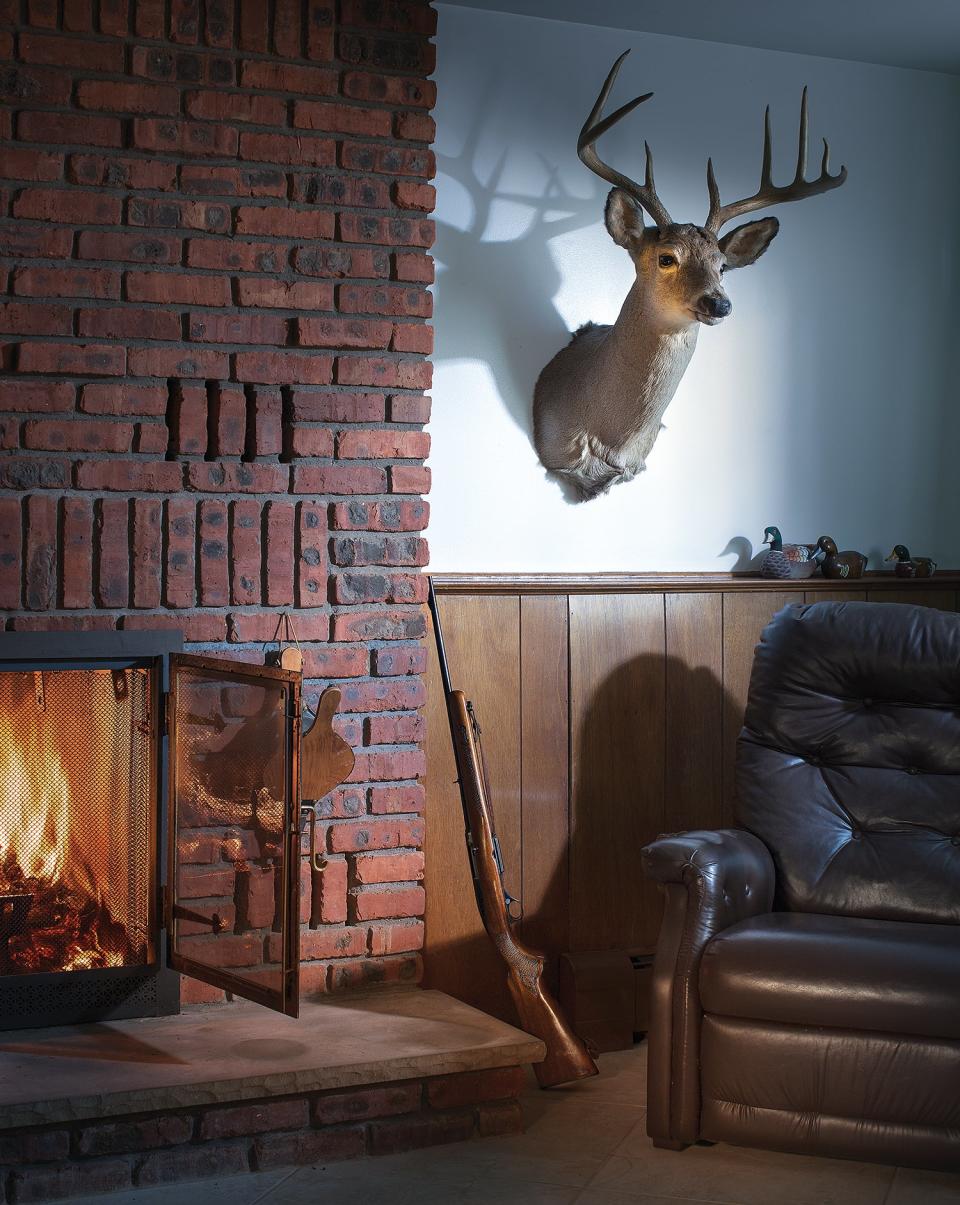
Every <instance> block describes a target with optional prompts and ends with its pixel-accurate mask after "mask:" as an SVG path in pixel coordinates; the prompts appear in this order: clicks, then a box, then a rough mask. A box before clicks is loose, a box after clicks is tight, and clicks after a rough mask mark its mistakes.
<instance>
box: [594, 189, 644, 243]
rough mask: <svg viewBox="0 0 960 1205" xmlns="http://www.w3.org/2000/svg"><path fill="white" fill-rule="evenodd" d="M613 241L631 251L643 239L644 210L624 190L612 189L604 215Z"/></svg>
mask: <svg viewBox="0 0 960 1205" xmlns="http://www.w3.org/2000/svg"><path fill="white" fill-rule="evenodd" d="M603 218H604V221H605V222H606V224H607V231H608V233H609V235H610V237H611V238H612V239H613V241H614V242H615V243H616V244H617V245H618V246H620V247H626V249H627V250H628V251H629V250H630V249H631V247H635V246H636V245H637V244H638V243H639V242H640V240H641V239H642V238H643V210H642V209H641V208H640V205H639V203H638V202H637V201H635V200H634V199H633V197H631V196H630V194H629V193H628V192H625V191H624V190H623V189H622V188H614V189H611V191H610V195H609V196H608V197H607V208H606V209H605V211H604V214H603Z"/></svg>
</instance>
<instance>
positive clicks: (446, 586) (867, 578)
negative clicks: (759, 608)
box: [431, 570, 960, 594]
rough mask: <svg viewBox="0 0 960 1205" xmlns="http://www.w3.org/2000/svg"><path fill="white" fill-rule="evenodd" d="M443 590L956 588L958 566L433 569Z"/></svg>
mask: <svg viewBox="0 0 960 1205" xmlns="http://www.w3.org/2000/svg"><path fill="white" fill-rule="evenodd" d="M431 576H432V578H433V582H434V585H435V586H436V589H437V592H438V593H440V594H636V593H642V592H644V591H649V592H651V593H662V592H666V593H670V594H673V593H683V592H687V591H689V592H693V593H710V592H712V591H720V592H722V593H725V594H729V593H731V592H739V591H745V592H749V591H769V590H776V591H780V590H788V591H796V592H797V593H800V594H808V593H815V592H817V591H820V590H823V591H825V592H829V593H831V594H832V593H835V592H837V591H840V592H843V591H847V590H849V591H852V592H856V591H863V590H869V591H870V593H871V594H874V593H875V592H877V591H881V590H895V591H898V592H899V591H904V590H958V589H960V570H944V571H942V572H938V573H936V574H935V575H934V576H933V577H924V578H908V577H897V575H896V574H895V573H892V572H882V571H877V570H874V571H872V572H869V573H865V574H864V575H863V577H857V578H852V579H839V580H834V579H831V578H825V577H817V576H814V577H805V578H789V579H787V580H778V579H776V578H766V577H755V576H754V575H752V574H748V573H435V574H432V575H431Z"/></svg>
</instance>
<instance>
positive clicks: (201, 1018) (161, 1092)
mask: <svg viewBox="0 0 960 1205" xmlns="http://www.w3.org/2000/svg"><path fill="white" fill-rule="evenodd" d="M543 1056H544V1046H543V1043H542V1042H541V1041H540V1040H539V1039H538V1038H534V1037H531V1036H530V1035H529V1034H526V1033H523V1032H522V1031H521V1030H519V1029H515V1028H514V1027H513V1026H512V1025H506V1024H504V1022H502V1021H497V1020H495V1019H494V1018H493V1017H488V1016H487V1015H486V1014H485V1013H482V1012H479V1011H478V1010H477V1009H475V1008H471V1007H470V1006H469V1005H468V1004H463V1003H462V1002H461V1001H459V1000H454V999H453V998H452V997H451V996H448V995H446V994H445V993H444V992H435V991H420V990H418V989H412V990H411V989H398V990H383V991H379V992H376V993H370V994H365V995H350V996H341V997H336V998H333V999H330V1000H324V1001H319V1002H312V1001H311V1002H305V1003H303V1004H302V1005H301V1011H300V1016H299V1018H298V1019H296V1020H294V1019H293V1018H292V1017H284V1016H280V1015H279V1014H277V1013H273V1012H269V1011H268V1010H267V1009H264V1008H258V1007H257V1006H256V1005H248V1004H236V1005H231V1006H227V1007H225V1008H218V1009H213V1008H208V1009H203V1010H200V1011H197V1012H191V1013H183V1014H181V1015H180V1016H177V1017H150V1018H145V1019H142V1020H135V1021H111V1022H104V1023H102V1024H96V1025H83V1026H66V1027H61V1028H57V1029H36V1030H20V1031H18V1032H15V1033H14V1032H9V1033H6V1034H0V1130H3V1129H12V1128H14V1127H16V1126H28V1125H43V1124H46V1123H50V1122H63V1121H77V1120H81V1119H84V1118H90V1117H111V1116H116V1115H119V1114H124V1113H126V1114H129V1113H147V1112H153V1111H155V1110H157V1109H179V1108H184V1107H186V1106H190V1105H197V1104H201V1105H206V1104H218V1103H224V1102H233V1101H242V1100H251V1099H262V1098H263V1097H267V1096H287V1095H290V1094H291V1093H300V1092H316V1091H323V1090H325V1089H328V1088H352V1087H358V1086H361V1085H364V1084H382V1083H389V1082H393V1081H396V1080H404V1079H421V1078H423V1077H424V1076H432V1075H450V1074H454V1073H456V1072H461V1071H481V1070H485V1069H487V1068H490V1067H509V1066H516V1065H517V1064H521V1063H533V1062H537V1061H538V1060H540V1059H542V1058H543Z"/></svg>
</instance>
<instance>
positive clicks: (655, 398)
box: [533, 51, 847, 498]
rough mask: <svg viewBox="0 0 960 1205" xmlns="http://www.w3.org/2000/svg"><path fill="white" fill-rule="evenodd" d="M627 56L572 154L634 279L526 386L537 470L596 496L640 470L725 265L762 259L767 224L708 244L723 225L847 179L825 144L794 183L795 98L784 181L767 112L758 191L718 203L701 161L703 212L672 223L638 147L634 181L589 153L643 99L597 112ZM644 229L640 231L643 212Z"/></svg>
mask: <svg viewBox="0 0 960 1205" xmlns="http://www.w3.org/2000/svg"><path fill="white" fill-rule="evenodd" d="M628 54H629V51H624V52H623V54H622V55H621V56H620V57H619V58H618V59H617V61H616V62H615V63H614V65H613V67H612V68H611V70H610V74H609V75H608V76H607V79H606V82H605V83H604V85H603V87H602V88H601V90H600V95H599V96H598V97H597V101H596V104H595V105H594V106H593V109H592V110H591V112H590V116H589V117H588V118H587V120H586V122H585V123H584V125H583V129H582V130H581V131H580V137H579V139H578V141H577V154H578V155H579V156H580V158H581V160H582V161H583V162H584V163H585V164H586V165H587V167H589V168H590V170H591V171H592V172H595V173H596V174H597V175H598V176H600V177H601V178H602V179H604V180H607V181H608V182H609V183H611V184H613V185H614V188H613V190H612V191H611V192H610V195H609V196H608V198H607V206H606V212H605V220H606V226H607V230H608V231H609V233H610V236H611V238H612V239H613V241H614V242H615V243H617V244H619V246H621V247H623V248H624V249H625V250H626V251H627V252H628V253H629V255H630V258H631V259H632V260H633V265H634V268H635V269H636V274H637V277H636V280H635V282H634V284H633V287H632V288H631V290H630V292H629V293H628V294H627V297H626V300H625V301H624V303H623V308H622V309H621V311H620V315H619V317H618V318H617V321H616V322H615V323H614V325H613V326H597V325H596V324H594V323H592V322H588V323H587V324H586V325H585V326H582V327H580V329H579V330H578V331H577V332H576V333H575V334H574V335H573V337H572V339H571V340H570V342H569V343H568V344H567V346H566V347H565V348H564V349H563V350H562V351H560V352H558V354H557V355H556V356H554V358H553V359H552V360H551V361H550V363H549V364H548V365H547V366H546V368H544V370H543V372H541V374H540V377H539V379H538V380H537V384H536V387H535V389H534V397H533V424H534V436H533V438H534V444H535V445H536V449H537V453H538V454H539V456H540V460H541V462H542V463H543V464H544V466H545V467H546V468H547V469H549V470H551V471H553V472H555V473H557V474H558V475H559V476H561V477H562V478H564V479H565V480H567V481H569V482H571V483H573V484H574V485H575V486H576V487H577V489H578V491H579V493H580V495H581V497H583V498H593V497H595V496H596V495H597V494H602V493H605V492H606V491H607V490H608V489H609V488H610V486H611V485H613V484H615V483H616V482H618V481H629V480H630V479H631V478H632V477H634V476H636V474H637V473H639V472H641V471H642V470H643V469H644V468H645V466H646V459H647V456H648V455H649V453H650V449H651V448H652V447H653V445H654V442H655V440H656V438H657V435H658V434H659V432H660V420H661V418H662V417H663V413H664V411H665V410H666V408H667V406H668V405H669V404H670V401H671V399H672V398H673V395H674V393H675V392H676V389H677V386H678V385H679V383H680V379H681V377H682V376H683V374H684V372H685V371H686V367H687V365H688V364H689V363H690V357H691V356H692V355H693V352H694V348H695V347H696V344H697V332H698V330H699V327H700V324H701V323H702V324H703V325H704V326H714V325H716V323H718V322H720V321H721V320H722V319H724V318H725V317H726V316H727V315H728V314H729V313H730V311H731V310H732V309H733V306H732V304H731V302H730V299H729V297H727V295H726V293H725V292H724V290H723V285H722V277H723V274H724V272H726V271H727V270H728V269H729V268H744V267H746V266H747V265H748V264H752V263H755V262H756V260H757V259H758V258H759V257H760V256H761V255H762V254H763V253H764V251H766V249H767V247H769V245H770V243H771V242H772V241H773V238H774V236H775V235H776V233H777V230H778V229H779V227H780V223H779V222H778V221H777V219H776V218H771V217H766V218H760V219H759V220H758V221H752V222H747V223H745V224H744V225H742V226H738V227H737V228H736V229H735V230H731V231H730V232H729V233H728V234H725V235H724V236H723V237H722V238H721V237H720V231H721V230H722V229H723V227H724V226H725V225H726V224H727V223H728V222H730V221H732V220H733V219H734V218H737V217H740V216H741V215H742V214H745V213H751V212H752V211H753V210H756V209H766V208H768V207H769V206H771V205H779V204H782V203H783V202H786V201H801V200H803V199H804V198H805V197H813V196H816V195H817V193H821V192H827V191H828V190H829V189H831V188H838V187H839V186H840V185H841V184H842V183H843V182H844V180H846V178H847V169H846V168H845V167H841V169H840V171H839V172H837V173H836V175H831V174H830V170H829V157H830V148H829V146H828V145H827V141H826V139H824V143H823V160H822V163H821V166H820V175H819V176H818V177H817V178H816V179H815V180H807V179H805V175H806V166H807V90H806V88H804V90H803V99H802V101H801V104H800V144H799V150H798V153H797V170H796V174H795V175H794V178H793V181H792V182H791V183H790V184H786V185H775V184H774V183H773V179H772V176H771V171H772V161H773V146H772V139H771V135H770V108H769V106H768V107H767V111H766V116H765V119H764V135H763V160H762V166H761V169H760V187H759V188H758V189H757V191H756V192H755V193H754V194H753V196H751V197H744V198H743V199H742V200H740V201H732V202H730V203H729V204H727V205H721V203H720V190H719V189H718V187H717V181H716V177H715V176H714V172H713V162H712V160H708V161H707V193H708V196H709V201H710V208H709V212H708V213H707V217H706V220H705V222H704V224H703V225H702V226H695V225H692V224H689V223H684V224H678V223H676V222H674V221H673V219H672V218H671V217H670V214H669V213H668V212H667V209H666V207H665V206H664V204H663V202H662V201H661V200H660V198H659V197H658V196H657V191H656V188H655V186H654V182H653V156H652V155H651V153H650V147H649V146H648V145H646V144H645V148H646V174H645V178H644V183H643V184H642V185H641V184H638V183H637V182H636V181H635V180H631V179H629V177H627V176H624V175H622V174H621V173H620V172H618V171H617V170H616V169H615V168H612V167H610V166H609V165H608V164H606V163H604V162H603V160H602V159H601V158H600V157H599V156H598V154H597V152H596V149H595V145H594V144H595V143H596V141H597V139H598V138H600V136H601V135H602V134H604V133H605V132H606V131H607V130H609V129H610V128H611V126H613V125H615V124H616V123H617V122H618V121H620V120H621V118H623V117H625V116H626V115H627V114H628V113H630V112H632V111H633V110H634V109H635V108H636V107H637V106H638V105H640V104H643V102H644V101H646V100H649V99H650V97H651V96H652V95H653V93H652V92H647V93H645V94H644V95H643V96H638V97H636V98H635V99H634V100H631V101H629V102H628V103H627V104H625V105H621V107H620V108H619V109H617V110H616V111H615V112H613V113H611V114H609V116H607V117H604V116H603V107H604V105H605V104H606V101H607V97H608V96H609V94H610V90H611V89H612V87H613V84H614V81H615V80H616V78H617V73H618V72H619V70H620V66H621V64H622V63H623V60H624V59H625V58H626V57H627V55H628ZM644 212H646V213H647V214H648V216H649V217H650V218H651V220H652V221H653V223H654V224H653V225H652V226H646V225H645V224H644V220H643V214H644Z"/></svg>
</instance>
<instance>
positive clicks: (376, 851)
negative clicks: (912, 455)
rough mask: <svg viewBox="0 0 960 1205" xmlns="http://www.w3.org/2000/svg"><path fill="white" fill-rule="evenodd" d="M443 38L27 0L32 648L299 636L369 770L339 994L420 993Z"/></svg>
mask: <svg viewBox="0 0 960 1205" xmlns="http://www.w3.org/2000/svg"><path fill="white" fill-rule="evenodd" d="M434 25H435V14H434V13H433V12H432V10H431V9H430V7H429V5H428V3H426V0H340V3H339V4H338V5H336V6H335V5H334V3H333V2H332V0H328V2H325V3H324V2H314V0H309V2H307V0H303V2H297V0H273V2H272V3H267V0H242V3H241V2H239V0H238V2H237V3H233V2H230V0H206V3H201V2H199V0H193V2H190V0H170V2H169V3H164V2H163V0H139V2H136V0H131V2H130V3H127V2H126V0H59V2H58V0H23V2H22V3H21V2H19V0H0V58H2V59H3V60H4V62H3V63H2V64H0V94H2V99H3V102H4V108H3V110H2V112H0V294H2V296H0V356H2V366H3V379H2V380H0V449H2V454H0V607H2V608H4V609H5V613H6V627H7V628H8V629H13V630H25V629H44V628H52V627H55V628H112V627H117V628H153V627H158V626H167V627H180V628H182V629H183V631H184V633H185V636H186V640H187V641H188V648H190V649H191V650H192V651H201V650H207V651H216V652H219V653H232V654H233V655H234V656H237V657H241V658H247V659H259V658H260V657H261V656H262V646H261V642H263V641H267V640H270V639H271V638H272V637H273V636H274V634H275V632H276V629H277V623H278V617H279V615H280V613H281V612H289V613H290V614H291V616H292V619H293V624H294V627H295V629H296V631H297V634H298V636H299V638H300V640H301V642H303V644H304V649H305V654H306V666H305V676H306V678H307V679H308V682H307V685H306V697H307V700H308V701H310V700H311V699H315V698H316V696H317V694H318V693H319V690H320V688H321V687H322V685H323V684H325V683H327V682H329V681H331V680H335V681H337V682H338V683H339V684H340V686H341V687H342V689H343V711H344V714H343V715H342V716H341V717H340V719H339V721H338V722H339V724H340V726H341V730H342V732H343V733H344V735H345V736H346V737H347V738H348V739H349V740H350V742H351V743H352V744H353V745H354V746H355V747H357V768H356V772H355V774H354V776H353V778H354V780H355V781H352V782H351V783H350V784H349V785H348V786H346V787H344V788H343V789H342V790H339V791H337V792H335V793H334V795H333V796H332V797H331V798H329V799H328V800H327V801H326V802H325V803H324V805H323V811H324V817H325V825H324V829H325V833H324V836H325V840H326V841H327V847H328V854H329V857H328V863H327V870H326V872H325V874H324V876H323V884H322V887H321V888H319V890H320V898H319V899H318V901H316V903H317V909H318V910H319V912H320V915H321V916H322V918H323V922H324V924H323V926H322V927H321V928H320V929H317V930H315V931H313V932H308V933H307V934H305V937H304V953H305V957H306V958H307V959H308V960H309V961H308V962H306V963H305V964H304V983H305V986H306V988H307V989H308V990H314V989H324V988H334V987H337V986H344V985H349V984H351V983H354V982H357V981H363V980H364V979H369V978H373V979H377V980H380V979H388V980H389V979H394V978H409V979H413V978H415V977H416V976H417V974H418V971H419V959H418V956H417V955H416V953H415V951H416V950H417V949H418V948H419V947H420V943H421V936H422V925H421V923H420V921H419V920H418V919H417V918H418V917H419V916H420V915H421V914H422V906H423V892H422V888H421V887H420V885H419V879H420V876H421V873H422V872H421V866H422V858H421V855H420V854H419V853H418V852H417V847H418V846H419V845H420V843H421V839H422V824H421V821H420V818H419V813H420V811H421V805H422V789H421V787H420V786H419V785H418V781H417V780H418V777H419V776H420V774H421V772H422V769H423V754H422V751H421V737H422V725H421V720H420V716H419V713H418V708H419V707H420V705H421V704H422V702H423V683H422V677H421V675H422V672H423V668H424V653H423V649H422V648H421V646H420V643H419V640H420V637H421V636H422V634H423V631H424V619H423V614H422V609H421V606H420V604H421V603H422V601H423V598H424V593H425V592H424V586H425V580H424V579H423V578H422V577H421V576H420V573H419V571H420V568H421V566H422V565H423V564H424V563H425V561H426V545H425V542H424V540H423V539H422V537H421V534H420V533H421V532H422V530H423V528H424V527H425V526H426V523H427V514H428V509H427V504H426V503H425V502H424V501H422V499H421V497H420V495H421V494H423V493H424V492H425V491H426V489H427V487H428V483H429V473H428V470H427V469H425V468H424V467H423V460H424V457H425V456H426V454H427V449H428V436H427V435H426V434H425V433H424V431H423V426H424V424H425V422H426V421H427V418H428V416H429V398H426V397H424V395H423V390H424V389H425V388H426V387H428V385H429V382H430V364H429V362H428V361H427V359H426V356H427V355H428V354H429V352H430V350H431V346H432V330H431V328H430V326H429V325H427V320H428V319H429V317H430V313H431V296H430V294H429V292H428V291H427V286H428V284H429V282H430V281H431V280H432V279H433V263H432V260H431V258H430V256H429V254H428V248H429V247H430V244H431V242H432V240H433V233H434V232H433V223H432V222H431V221H430V219H429V216H428V215H429V213H430V211H431V209H432V207H433V199H434V191H433V187H432V186H431V185H430V184H429V182H428V181H429V180H430V178H431V177H432V175H433V172H434V160H433V155H432V153H431V151H430V142H431V140H432V138H433V122H432V119H431V118H430V116H429V113H428V110H429V109H430V107H431V105H432V104H433V100H434V86H433V85H432V84H431V83H430V82H429V81H428V80H427V78H426V77H427V76H428V75H429V74H430V72H431V70H432V68H433V61H434V53H433V51H434V48H433V45H432V44H431V43H430V42H429V37H430V35H431V34H432V32H433V30H434ZM211 995H216V994H215V993H208V992H206V989H204V990H203V991H201V992H198V993H195V995H194V996H193V997H191V998H208V997H209V996H211Z"/></svg>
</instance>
